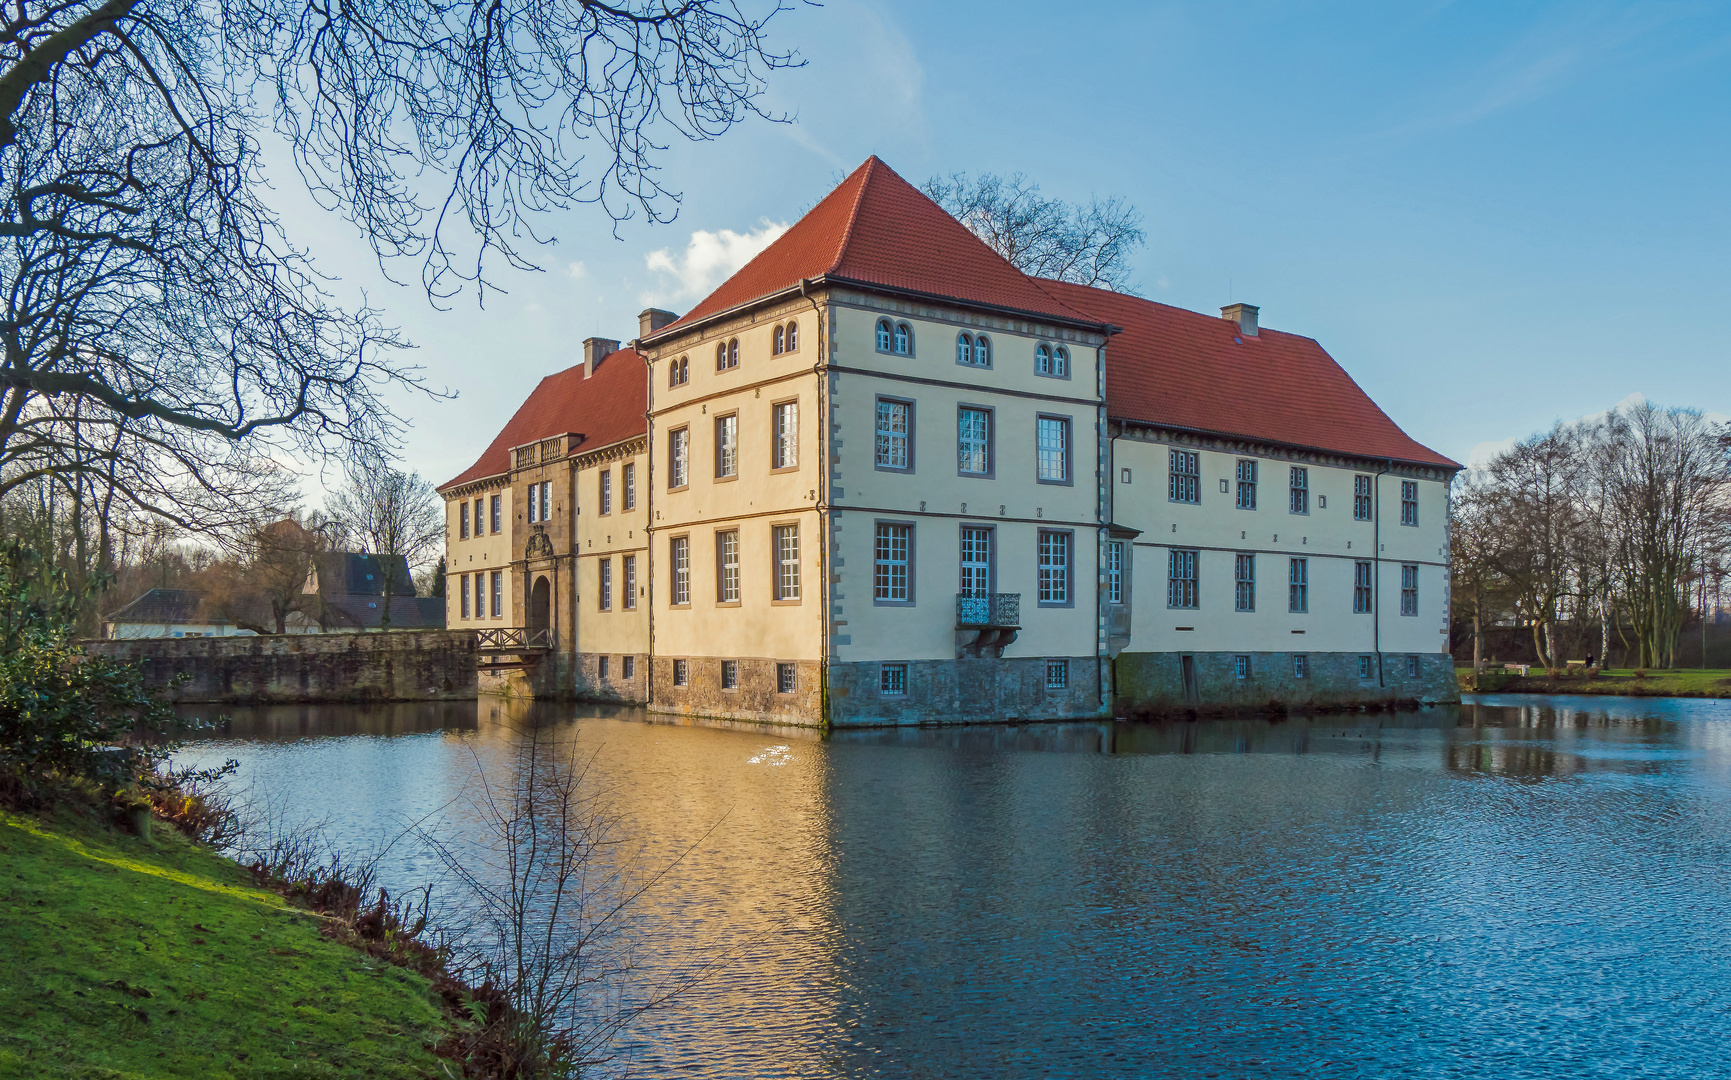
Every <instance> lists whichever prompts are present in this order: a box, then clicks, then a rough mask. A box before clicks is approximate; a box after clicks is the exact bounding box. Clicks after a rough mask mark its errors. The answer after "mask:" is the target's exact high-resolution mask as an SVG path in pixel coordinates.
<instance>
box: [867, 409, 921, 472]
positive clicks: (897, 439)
mask: <svg viewBox="0 0 1731 1080" xmlns="http://www.w3.org/2000/svg"><path fill="white" fill-rule="evenodd" d="M898 417H899V418H900V419H901V422H902V429H901V431H899V432H898V431H897V430H896V424H895V422H896V419H897V418H898ZM873 432H874V438H873V447H872V461H873V463H874V465H875V467H876V468H879V469H884V470H887V471H890V472H913V470H914V403H913V402H911V401H904V400H902V399H901V398H888V397H880V398H878V399H877V405H876V411H875V420H874V421H873ZM898 450H899V451H900V454H899V455H898V453H897V451H898ZM898 456H899V458H900V461H901V464H899V465H898V464H896V461H897V458H898Z"/></svg>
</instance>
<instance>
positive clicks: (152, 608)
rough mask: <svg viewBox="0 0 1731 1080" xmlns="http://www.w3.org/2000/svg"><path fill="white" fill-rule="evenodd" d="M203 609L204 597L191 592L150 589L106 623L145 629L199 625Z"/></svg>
mask: <svg viewBox="0 0 1731 1080" xmlns="http://www.w3.org/2000/svg"><path fill="white" fill-rule="evenodd" d="M203 605H204V597H202V596H200V595H199V594H198V593H196V592H194V591H193V590H191V589H151V590H150V591H149V592H146V593H144V594H143V595H141V596H139V597H138V598H137V599H136V600H134V601H133V602H132V603H130V604H127V605H126V606H125V607H123V608H121V609H119V610H118V611H116V612H114V613H113V614H112V615H110V616H108V621H109V622H114V623H132V624H138V625H145V626H155V625H163V624H171V623H191V622H203V621H205V620H203V619H201V618H199V608H201V607H202V606H203Z"/></svg>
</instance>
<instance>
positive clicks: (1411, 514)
mask: <svg viewBox="0 0 1731 1080" xmlns="http://www.w3.org/2000/svg"><path fill="white" fill-rule="evenodd" d="M1400 523H1401V524H1402V525H1417V524H1418V482H1417V481H1416V480H1402V481H1401V482H1400Z"/></svg>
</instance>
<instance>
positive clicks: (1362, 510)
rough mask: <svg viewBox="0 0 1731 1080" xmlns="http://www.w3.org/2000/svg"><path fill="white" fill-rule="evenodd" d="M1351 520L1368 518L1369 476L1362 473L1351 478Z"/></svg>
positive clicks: (1366, 519)
mask: <svg viewBox="0 0 1731 1080" xmlns="http://www.w3.org/2000/svg"><path fill="white" fill-rule="evenodd" d="M1352 520H1354V521H1369V520H1370V477H1368V476H1366V475H1364V474H1363V473H1358V474H1355V475H1354V476H1353V478H1352Z"/></svg>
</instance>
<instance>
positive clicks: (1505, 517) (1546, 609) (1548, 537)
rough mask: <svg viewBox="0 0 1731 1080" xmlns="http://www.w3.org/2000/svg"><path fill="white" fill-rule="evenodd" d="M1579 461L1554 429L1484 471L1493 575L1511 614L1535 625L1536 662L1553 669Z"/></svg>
mask: <svg viewBox="0 0 1731 1080" xmlns="http://www.w3.org/2000/svg"><path fill="white" fill-rule="evenodd" d="M1580 469H1581V460H1580V455H1579V454H1578V453H1577V445H1576V442H1575V439H1574V438H1573V432H1572V431H1571V430H1570V429H1567V428H1565V427H1564V426H1563V425H1561V424H1559V425H1557V426H1556V427H1554V428H1553V429H1552V430H1551V431H1549V432H1546V433H1545V434H1543V435H1539V436H1535V437H1533V438H1531V439H1527V440H1525V441H1524V442H1520V443H1517V444H1515V446H1514V447H1513V448H1512V449H1511V450H1509V451H1508V452H1506V453H1504V454H1502V455H1499V456H1498V457H1497V458H1496V460H1494V461H1492V462H1491V463H1490V465H1489V467H1488V469H1487V472H1488V473H1489V483H1488V485H1487V489H1486V497H1487V498H1488V499H1489V500H1490V502H1491V507H1490V513H1491V514H1492V515H1493V520H1494V522H1495V529H1496V531H1497V532H1498V533H1499V534H1500V535H1499V537H1498V539H1497V540H1496V541H1495V551H1496V555H1495V560H1496V564H1497V570H1498V571H1499V572H1500V573H1501V575H1502V576H1503V578H1504V579H1505V580H1507V582H1508V583H1509V585H1510V586H1511V588H1512V590H1513V593H1514V597H1515V604H1516V610H1517V612H1518V614H1519V615H1520V616H1521V617H1522V618H1524V619H1525V620H1526V621H1527V622H1528V623H1529V624H1530V625H1531V627H1532V632H1533V648H1534V650H1535V651H1536V652H1537V653H1538V655H1539V662H1540V663H1542V664H1544V665H1545V666H1546V667H1547V668H1553V667H1557V666H1558V663H1557V640H1556V635H1557V621H1558V618H1559V616H1560V615H1561V614H1562V611H1561V608H1562V606H1563V603H1564V601H1565V600H1566V599H1567V598H1568V597H1569V596H1570V595H1571V590H1572V589H1573V588H1574V586H1575V584H1576V581H1575V579H1574V577H1573V572H1574V568H1575V563H1574V555H1575V549H1576V546H1577V543H1578V539H1579V532H1580V519H1579V515H1580V507H1579V504H1578V502H1577V500H1576V495H1577V494H1578V492H1579V477H1578V473H1579V471H1580Z"/></svg>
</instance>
